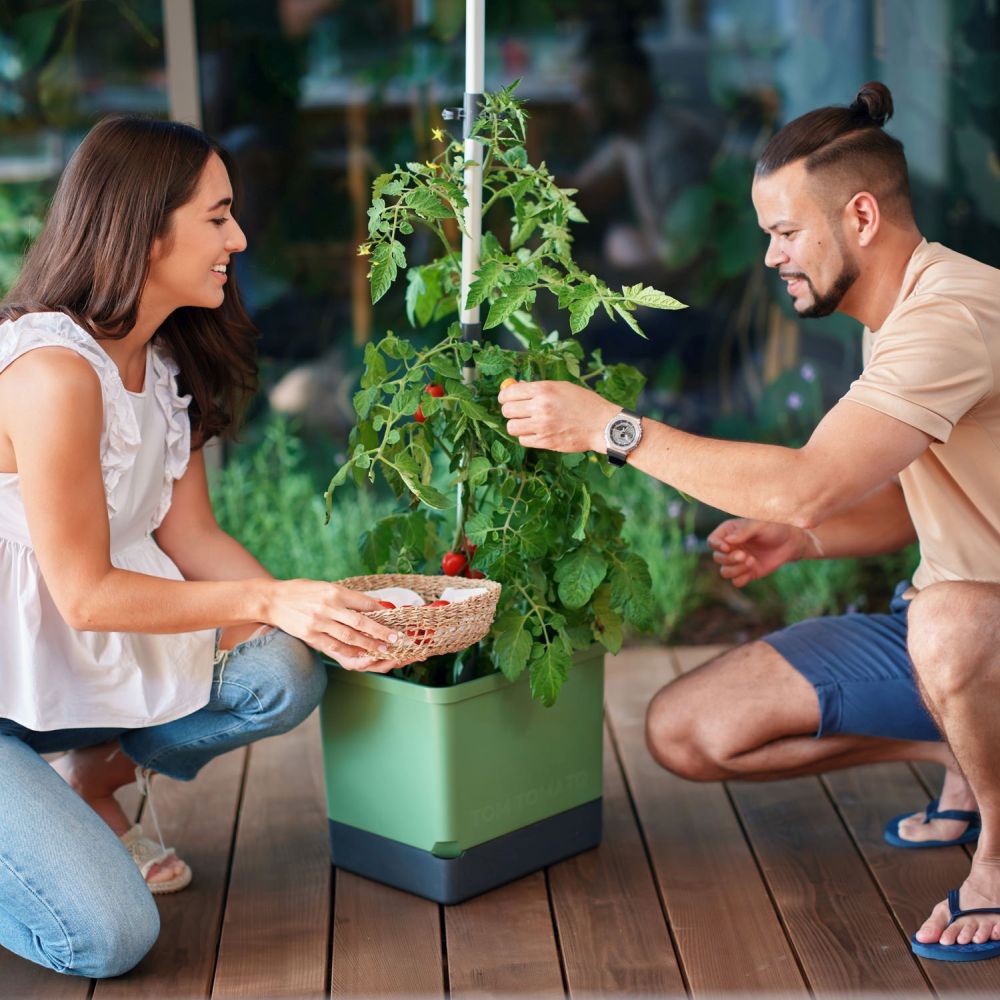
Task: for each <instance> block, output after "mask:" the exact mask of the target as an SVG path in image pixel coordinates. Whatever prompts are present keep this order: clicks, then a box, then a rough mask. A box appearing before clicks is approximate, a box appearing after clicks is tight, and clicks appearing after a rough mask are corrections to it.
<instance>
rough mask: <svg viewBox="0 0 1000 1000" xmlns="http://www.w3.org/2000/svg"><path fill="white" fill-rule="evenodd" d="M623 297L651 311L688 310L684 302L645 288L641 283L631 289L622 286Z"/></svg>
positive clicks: (656, 290) (653, 289) (647, 287)
mask: <svg viewBox="0 0 1000 1000" xmlns="http://www.w3.org/2000/svg"><path fill="white" fill-rule="evenodd" d="M622 295H624V296H625V298H626V299H628V300H629V301H631V302H634V303H635V304H636V305H639V306H648V307H649V308H650V309H687V306H686V305H684V303H683V302H678V301H677V299H674V298H671V297H670V296H669V295H667V294H666V293H665V292H661V291H660V290H659V289H657V288H651V287H650V286H648V285H647V286H646V287H643V285H642V283H641V282H640V283H639V284H638V285H632V286H631V287H625V286H624V285H623V286H622Z"/></svg>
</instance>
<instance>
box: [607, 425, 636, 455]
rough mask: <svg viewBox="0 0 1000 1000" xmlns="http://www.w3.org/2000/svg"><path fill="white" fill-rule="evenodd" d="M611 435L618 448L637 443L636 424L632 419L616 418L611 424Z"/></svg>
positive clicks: (612, 441)
mask: <svg viewBox="0 0 1000 1000" xmlns="http://www.w3.org/2000/svg"><path fill="white" fill-rule="evenodd" d="M609 436H610V438H611V443H612V444H613V445H614V446H615V447H616V448H629V447H631V446H632V445H633V444H634V443H635V438H636V433H635V424H633V423H632V421H631V420H615V421H614V422H613V423H612V424H611V429H610V432H609Z"/></svg>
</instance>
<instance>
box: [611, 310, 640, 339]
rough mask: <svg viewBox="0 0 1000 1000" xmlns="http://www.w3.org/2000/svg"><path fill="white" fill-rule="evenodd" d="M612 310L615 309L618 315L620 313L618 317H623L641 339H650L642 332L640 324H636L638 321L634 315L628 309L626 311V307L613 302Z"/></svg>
mask: <svg viewBox="0 0 1000 1000" xmlns="http://www.w3.org/2000/svg"><path fill="white" fill-rule="evenodd" d="M611 308H612V309H614V311H615V312H616V313H618V315H619V316H621V318H622V319H623V320H625V322H626V323H628V325H629V326H630V327H631V328H632V329H633V330H634V331H635V332H636V333H637V334H639V336H640V337H642V339H643V340H648V339H649V338H648V337H647V336H646V335H645V334H644V333H643V332H642V327H641V326H639V324H638V323H637V322H636V319H635V317H634V316H633V315H632V313H630V312H629V311H628V309H626V308H625V307H624V306H622V305H619V304H618V303H617V302H613V303H612V304H611Z"/></svg>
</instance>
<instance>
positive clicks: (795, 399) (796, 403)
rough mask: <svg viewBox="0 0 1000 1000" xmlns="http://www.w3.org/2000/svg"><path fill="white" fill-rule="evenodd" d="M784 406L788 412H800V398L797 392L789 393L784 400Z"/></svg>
mask: <svg viewBox="0 0 1000 1000" xmlns="http://www.w3.org/2000/svg"><path fill="white" fill-rule="evenodd" d="M785 404H786V405H787V406H788V409H790V410H801V409H802V397H801V396H800V395H799V394H798V393H797V392H790V393H789V394H788V399H786V400H785Z"/></svg>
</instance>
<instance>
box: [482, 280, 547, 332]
mask: <svg viewBox="0 0 1000 1000" xmlns="http://www.w3.org/2000/svg"><path fill="white" fill-rule="evenodd" d="M534 294H535V291H534V289H533V288H529V287H527V286H524V285H516V286H515V287H513V288H511V289H510V290H509V291H507V292H505V293H504V294H502V295H501V296H500V297H499V298H497V299H494V300H493V303H492V305H491V306H490V311H489V315H488V316H487V317H486V322H485V323H484V324H483V329H484V330H491V329H493V327H495V326H499V325H500V324H501V323H503V321H504V320H506V319H507V318H508V317H509V316H510V314H511V313H513V312H514V311H515V310H517V309H520V308H521V306H523V305H524V304H525V303H526V302H528V300H529V299H533V298H534Z"/></svg>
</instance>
